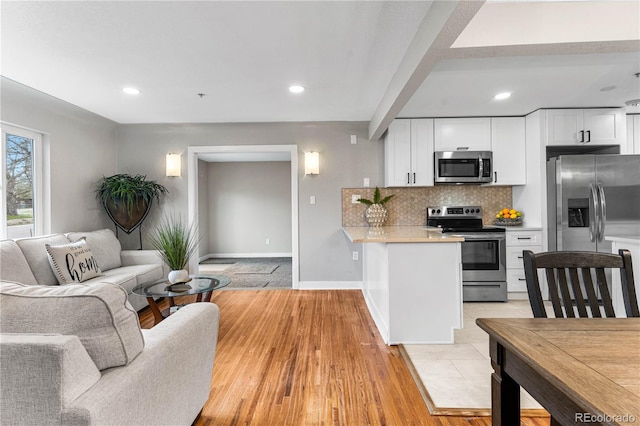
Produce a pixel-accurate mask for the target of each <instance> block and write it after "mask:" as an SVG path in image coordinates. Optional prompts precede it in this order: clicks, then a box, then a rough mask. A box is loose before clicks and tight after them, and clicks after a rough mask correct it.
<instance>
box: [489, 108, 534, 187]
mask: <svg viewBox="0 0 640 426" xmlns="http://www.w3.org/2000/svg"><path fill="white" fill-rule="evenodd" d="M524 122H525V119H524V117H495V118H492V119H491V148H490V149H491V151H493V182H492V183H491V185H525V184H526V183H527V170H526V144H525V125H524Z"/></svg>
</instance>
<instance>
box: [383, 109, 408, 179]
mask: <svg viewBox="0 0 640 426" xmlns="http://www.w3.org/2000/svg"><path fill="white" fill-rule="evenodd" d="M384 162H385V173H384V182H385V186H408V185H409V177H410V174H411V120H394V121H393V122H392V123H391V125H389V130H388V131H387V137H386V139H385V141H384Z"/></svg>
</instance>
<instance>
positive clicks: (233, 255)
mask: <svg viewBox="0 0 640 426" xmlns="http://www.w3.org/2000/svg"><path fill="white" fill-rule="evenodd" d="M292 256H293V255H292V253H209V254H207V255H204V256H200V259H199V262H202V261H204V260H207V259H237V258H240V257H292Z"/></svg>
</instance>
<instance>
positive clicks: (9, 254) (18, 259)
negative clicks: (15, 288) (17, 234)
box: [0, 240, 38, 285]
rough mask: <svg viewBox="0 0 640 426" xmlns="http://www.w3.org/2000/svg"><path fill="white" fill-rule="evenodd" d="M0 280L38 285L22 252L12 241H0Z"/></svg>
mask: <svg viewBox="0 0 640 426" xmlns="http://www.w3.org/2000/svg"><path fill="white" fill-rule="evenodd" d="M0 280H3V281H15V282H18V283H22V284H32V285H34V284H38V281H36V277H34V276H33V272H31V269H30V268H29V264H28V263H27V259H26V258H25V257H24V254H22V250H20V247H18V245H17V244H16V242H15V241H13V240H4V241H0Z"/></svg>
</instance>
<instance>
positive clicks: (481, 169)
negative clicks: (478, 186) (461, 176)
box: [478, 155, 484, 178]
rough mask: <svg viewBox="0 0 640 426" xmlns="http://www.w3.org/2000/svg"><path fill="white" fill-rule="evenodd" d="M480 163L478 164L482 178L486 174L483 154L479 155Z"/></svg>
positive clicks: (479, 176)
mask: <svg viewBox="0 0 640 426" xmlns="http://www.w3.org/2000/svg"><path fill="white" fill-rule="evenodd" d="M478 163H479V164H478V166H479V167H478V170H479V171H480V174H479V175H478V178H482V176H483V175H484V174H483V172H484V170H483V169H484V161H482V155H479V156H478Z"/></svg>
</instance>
